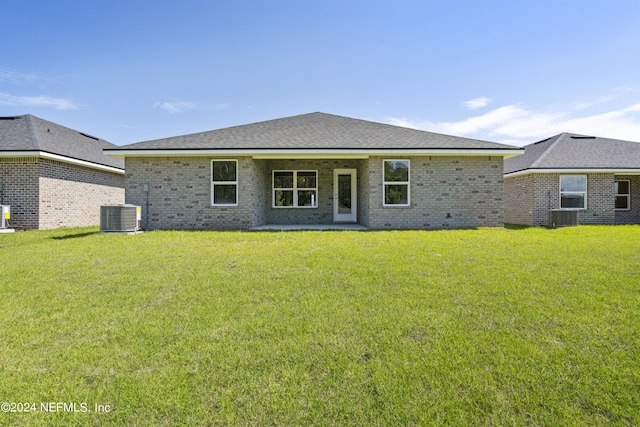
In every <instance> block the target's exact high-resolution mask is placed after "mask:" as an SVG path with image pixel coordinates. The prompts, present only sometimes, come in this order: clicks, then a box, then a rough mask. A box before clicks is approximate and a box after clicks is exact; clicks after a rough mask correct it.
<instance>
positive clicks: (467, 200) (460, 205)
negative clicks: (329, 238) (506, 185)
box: [368, 156, 504, 229]
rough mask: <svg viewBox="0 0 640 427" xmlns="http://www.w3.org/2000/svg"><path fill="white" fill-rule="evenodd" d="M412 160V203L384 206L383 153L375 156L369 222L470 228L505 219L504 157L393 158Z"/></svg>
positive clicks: (390, 225) (378, 225) (376, 225)
mask: <svg viewBox="0 0 640 427" xmlns="http://www.w3.org/2000/svg"><path fill="white" fill-rule="evenodd" d="M391 158H393V159H398V160H400V159H408V160H410V161H411V163H410V192H411V193H410V194H411V195H410V203H411V206H409V207H384V206H383V197H384V192H383V184H382V179H383V175H382V172H383V163H382V162H383V159H385V158H383V157H371V158H369V174H368V181H369V184H368V186H369V189H370V190H369V227H371V228H414V229H422V228H468V227H499V226H502V225H503V224H504V193H503V172H502V171H503V159H502V157H491V156H469V157H467V156H458V157H455V156H451V157H449V156H421V157H389V159H391Z"/></svg>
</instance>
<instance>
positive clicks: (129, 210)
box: [100, 205, 141, 233]
mask: <svg viewBox="0 0 640 427" xmlns="http://www.w3.org/2000/svg"><path fill="white" fill-rule="evenodd" d="M140 220H141V209H140V206H135V205H108V206H100V231H102V232H120V233H123V232H127V233H130V232H136V231H138V230H139V229H140Z"/></svg>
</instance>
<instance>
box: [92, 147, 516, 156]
mask: <svg viewBox="0 0 640 427" xmlns="http://www.w3.org/2000/svg"><path fill="white" fill-rule="evenodd" d="M103 152H104V154H106V155H109V156H113V157H118V158H126V157H173V156H246V157H252V158H254V159H274V158H288V159H291V158H300V159H303V158H307V159H313V158H360V159H366V158H368V157H370V156H387V155H394V156H397V155H403V156H430V155H431V156H498V157H504V158H509V157H514V156H518V155H521V154H524V150H521V149H517V148H514V149H511V148H422V149H421V148H385V149H331V148H323V149H272V148H269V149H147V150H144V149H129V150H126V149H105V150H103Z"/></svg>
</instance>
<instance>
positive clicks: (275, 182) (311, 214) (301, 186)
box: [251, 156, 369, 230]
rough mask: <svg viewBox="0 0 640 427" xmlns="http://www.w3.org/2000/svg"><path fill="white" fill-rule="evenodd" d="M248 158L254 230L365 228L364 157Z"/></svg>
mask: <svg viewBox="0 0 640 427" xmlns="http://www.w3.org/2000/svg"><path fill="white" fill-rule="evenodd" d="M252 157H253V161H254V162H255V163H254V164H255V171H256V179H255V182H254V186H255V187H254V189H253V191H252V193H253V194H254V195H258V197H255V198H254V200H255V205H254V206H255V216H254V221H253V227H252V228H251V229H252V230H366V229H367V225H368V223H367V219H368V194H369V188H368V183H367V175H368V167H369V159H368V158H367V156H357V158H356V156H345V157H346V158H344V157H342V158H333V157H329V158H327V157H320V156H295V157H294V156H287V157H284V156H252ZM310 157H311V158H310Z"/></svg>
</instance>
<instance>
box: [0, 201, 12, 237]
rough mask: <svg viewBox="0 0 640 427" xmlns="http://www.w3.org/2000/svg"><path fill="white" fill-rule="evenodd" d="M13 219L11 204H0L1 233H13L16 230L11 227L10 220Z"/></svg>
mask: <svg viewBox="0 0 640 427" xmlns="http://www.w3.org/2000/svg"><path fill="white" fill-rule="evenodd" d="M10 219H11V206H9V205H0V233H12V232H14V231H15V230H14V229H12V228H9V220H10Z"/></svg>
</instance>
